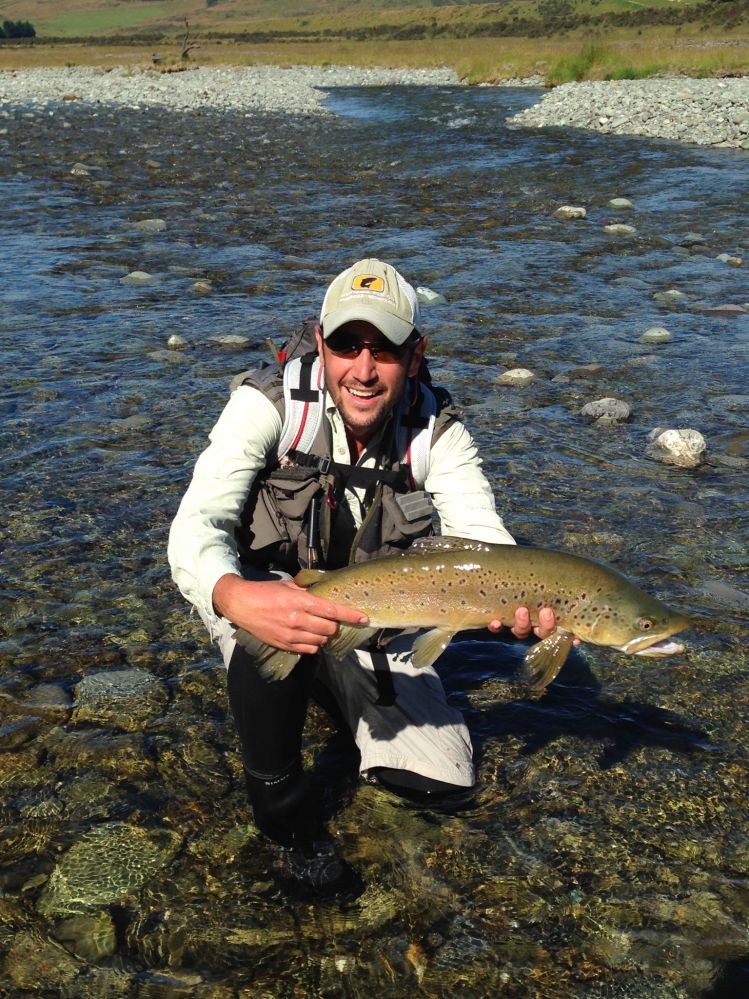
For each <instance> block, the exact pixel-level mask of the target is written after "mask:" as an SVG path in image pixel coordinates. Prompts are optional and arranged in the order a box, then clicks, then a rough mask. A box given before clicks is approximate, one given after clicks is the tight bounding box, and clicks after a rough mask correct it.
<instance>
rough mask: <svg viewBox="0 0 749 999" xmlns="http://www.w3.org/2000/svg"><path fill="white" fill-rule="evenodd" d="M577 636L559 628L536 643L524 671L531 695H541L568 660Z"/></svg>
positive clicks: (524, 664)
mask: <svg viewBox="0 0 749 999" xmlns="http://www.w3.org/2000/svg"><path fill="white" fill-rule="evenodd" d="M574 641H575V636H574V635H573V634H572V632H571V631H565V630H564V629H563V628H557V629H556V630H555V631H553V632H552V633H551V634H550V635H549V636H548V637H547V638H544V639H543V640H542V641H540V642H538V643H537V644H536V645H534V646H533V647H532V648H531V649H530V650H529V652H528V654H527V655H526V657H525V659H524V661H523V672H524V674H525V678H526V680H527V681H528V684H529V686H530V693H531V696H534V697H540V696H541V694H542V693H543V692H544V691H545V690H546V688H547V687H548V686H549V684H550V683H551V681H552V680H553V679H554V678H555V677H556V675H557V674H558V673H559V671H560V669H561V668H562V666H564V664H565V663H566V662H567V656H569V654H570V651H571V650H572V645H573V643H574Z"/></svg>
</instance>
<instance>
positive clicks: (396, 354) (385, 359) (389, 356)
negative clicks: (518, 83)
mask: <svg viewBox="0 0 749 999" xmlns="http://www.w3.org/2000/svg"><path fill="white" fill-rule="evenodd" d="M420 339H421V336H420V335H419V334H418V333H412V334H411V336H410V337H409V338H408V340H406V342H405V343H402V344H400V345H398V344H395V343H390V341H389V340H385V341H382V340H379V341H376V342H372V341H371V340H356V339H353V338H352V337H350V336H345V335H344V336H342V337H340V338H336V337H335V335H334V336H332V337H331V338H330V340H326V341H325V346H326V347H327V348H328V350H329V351H330V352H331V353H332V354H335V356H336V357H341V358H343V359H344V360H346V361H353V360H354V358H356V357H358V356H359V354H361V352H362V351H363V350H368V351H369V353H370V354H371V355H372V357H373V358H374V360H375V361H379V362H380V363H382V364H397V363H398V362H399V361H402V360H403V358H404V357H405V356H406V355H407V354H408V353H409V352H410V351H412V350H413V349H414V347H415V346H416V345H417V344H418V342H419V340H420Z"/></svg>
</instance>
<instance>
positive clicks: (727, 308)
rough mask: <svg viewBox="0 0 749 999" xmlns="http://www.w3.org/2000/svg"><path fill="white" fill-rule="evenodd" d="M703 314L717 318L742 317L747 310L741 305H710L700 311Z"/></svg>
mask: <svg viewBox="0 0 749 999" xmlns="http://www.w3.org/2000/svg"><path fill="white" fill-rule="evenodd" d="M702 311H703V312H712V313H713V314H714V315H719V316H744V315H746V312H747V310H746V309H745V308H744V306H743V305H731V304H726V305H711V306H708V307H707V308H705V309H703V310H702Z"/></svg>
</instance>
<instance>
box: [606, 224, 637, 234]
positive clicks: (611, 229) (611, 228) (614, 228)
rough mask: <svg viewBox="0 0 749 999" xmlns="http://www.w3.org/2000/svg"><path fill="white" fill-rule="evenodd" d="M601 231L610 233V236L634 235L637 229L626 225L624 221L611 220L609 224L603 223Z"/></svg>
mask: <svg viewBox="0 0 749 999" xmlns="http://www.w3.org/2000/svg"><path fill="white" fill-rule="evenodd" d="M603 231H604V232H608V233H610V234H611V235H612V236H634V235H635V233H636V232H637V229H635V227H634V226H633V225H626V224H625V223H624V222H612V223H611V225H605V226H604V227H603Z"/></svg>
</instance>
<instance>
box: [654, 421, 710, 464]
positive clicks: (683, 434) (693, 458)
mask: <svg viewBox="0 0 749 999" xmlns="http://www.w3.org/2000/svg"><path fill="white" fill-rule="evenodd" d="M648 440H649V442H650V443H649V444H648V447H647V453H648V455H649V456H650V457H651V458H655V459H656V461H662V462H664V463H665V464H667V465H679V466H680V467H682V468H696V467H697V466H698V465H701V464H702V462H703V461H704V459H705V452H706V451H707V442H706V441H705V438H704V437H703V436H702V434H701V433H700V432H699V430H690V429H682V430H665V429H664V428H663V427H656V428H655V430H651V431H650V433H649V434H648Z"/></svg>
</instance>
